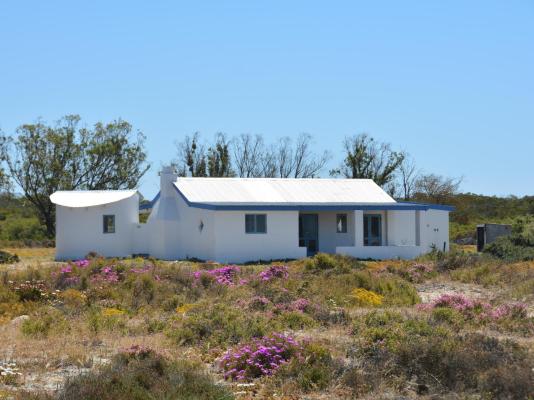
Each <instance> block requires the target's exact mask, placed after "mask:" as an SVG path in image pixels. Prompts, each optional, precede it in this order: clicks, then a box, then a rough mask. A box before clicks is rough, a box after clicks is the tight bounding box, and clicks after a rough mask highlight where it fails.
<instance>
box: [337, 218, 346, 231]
mask: <svg viewBox="0 0 534 400" xmlns="http://www.w3.org/2000/svg"><path fill="white" fill-rule="evenodd" d="M336 232H337V233H347V214H338V215H336Z"/></svg>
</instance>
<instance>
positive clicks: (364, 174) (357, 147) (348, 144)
mask: <svg viewBox="0 0 534 400" xmlns="http://www.w3.org/2000/svg"><path fill="white" fill-rule="evenodd" d="M343 147H344V151H345V158H344V160H343V162H342V164H341V166H340V167H339V168H338V169H334V170H332V171H330V175H332V176H339V175H342V176H344V177H345V178H351V179H356V178H360V179H372V180H374V181H375V182H376V183H377V184H378V185H380V186H386V185H387V184H389V183H390V182H392V181H393V179H394V178H395V173H396V172H397V169H398V168H399V167H400V166H401V164H402V161H403V160H404V157H405V156H404V153H402V152H397V151H393V150H392V149H391V145H390V144H389V143H380V142H377V141H375V139H373V138H372V137H371V136H369V135H367V134H365V133H362V134H359V135H356V136H352V137H347V138H345V141H344V143H343Z"/></svg>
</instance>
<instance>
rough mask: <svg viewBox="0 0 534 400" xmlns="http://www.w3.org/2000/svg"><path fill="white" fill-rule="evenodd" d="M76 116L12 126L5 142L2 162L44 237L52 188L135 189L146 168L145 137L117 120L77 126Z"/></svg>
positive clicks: (51, 216) (49, 227)
mask: <svg viewBox="0 0 534 400" xmlns="http://www.w3.org/2000/svg"><path fill="white" fill-rule="evenodd" d="M79 124H80V117H79V116H78V115H67V116H65V117H63V118H62V119H60V120H59V121H58V122H57V123H56V124H55V125H54V126H50V125H47V124H46V123H45V122H43V121H37V122H36V123H34V124H26V125H22V126H20V127H19V128H17V130H16V133H15V135H13V136H11V137H7V138H4V140H5V141H6V142H7V149H6V151H5V154H4V155H5V160H6V164H7V166H8V169H9V172H10V174H11V177H12V179H13V180H14V182H15V184H16V185H18V186H19V187H20V189H21V190H22V192H23V194H24V196H25V198H26V199H27V200H28V201H29V202H30V203H31V204H32V205H33V206H34V207H35V209H36V210H37V214H38V216H39V219H40V220H41V222H42V223H43V224H44V225H45V226H46V231H47V234H48V235H49V236H53V235H54V233H55V224H54V222H55V207H54V204H52V202H51V201H50V197H49V196H50V195H51V194H52V193H54V192H55V191H57V190H77V189H78V190H79V189H84V190H109V189H132V188H135V187H136V186H137V184H138V182H139V180H140V178H141V177H142V176H143V175H144V174H145V172H146V171H147V170H148V168H149V166H148V164H147V162H146V152H145V149H144V141H145V137H144V135H143V134H142V133H141V132H139V131H138V132H135V133H134V132H133V129H132V126H131V125H130V124H129V123H128V122H126V121H123V120H121V119H119V120H116V121H113V122H110V123H107V124H104V123H101V122H98V123H96V124H95V125H94V126H93V127H92V128H87V127H83V128H80V127H79Z"/></svg>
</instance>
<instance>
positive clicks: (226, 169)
mask: <svg viewBox="0 0 534 400" xmlns="http://www.w3.org/2000/svg"><path fill="white" fill-rule="evenodd" d="M229 147H230V144H229V142H228V140H227V139H226V136H225V135H224V134H223V133H218V134H217V135H216V140H215V144H214V145H213V146H211V147H210V148H209V149H208V156H207V158H208V174H209V176H216V177H221V176H232V175H233V173H232V169H231V165H230V151H229Z"/></svg>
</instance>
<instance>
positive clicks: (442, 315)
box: [432, 307, 464, 326]
mask: <svg viewBox="0 0 534 400" xmlns="http://www.w3.org/2000/svg"><path fill="white" fill-rule="evenodd" d="M432 318H433V319H434V321H436V322H444V323H447V324H451V325H454V326H461V325H462V324H463V322H464V317H463V316H462V314H461V313H460V312H459V311H457V310H455V309H453V308H446V307H438V308H434V309H433V310H432Z"/></svg>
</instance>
